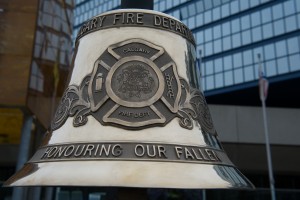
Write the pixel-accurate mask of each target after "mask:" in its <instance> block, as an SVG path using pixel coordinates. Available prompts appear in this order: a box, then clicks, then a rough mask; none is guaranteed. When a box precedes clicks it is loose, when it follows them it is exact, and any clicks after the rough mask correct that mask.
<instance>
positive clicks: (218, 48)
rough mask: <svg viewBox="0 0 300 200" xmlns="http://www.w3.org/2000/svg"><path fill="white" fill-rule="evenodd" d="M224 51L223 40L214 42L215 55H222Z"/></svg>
mask: <svg viewBox="0 0 300 200" xmlns="http://www.w3.org/2000/svg"><path fill="white" fill-rule="evenodd" d="M221 51H222V40H221V39H218V40H214V53H220V52H221Z"/></svg>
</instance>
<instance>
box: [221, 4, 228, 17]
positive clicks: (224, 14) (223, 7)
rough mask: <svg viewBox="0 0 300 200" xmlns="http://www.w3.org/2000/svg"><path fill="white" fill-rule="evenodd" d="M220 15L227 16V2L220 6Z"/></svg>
mask: <svg viewBox="0 0 300 200" xmlns="http://www.w3.org/2000/svg"><path fill="white" fill-rule="evenodd" d="M221 12H222V17H227V16H228V15H229V4H224V5H222V7H221Z"/></svg>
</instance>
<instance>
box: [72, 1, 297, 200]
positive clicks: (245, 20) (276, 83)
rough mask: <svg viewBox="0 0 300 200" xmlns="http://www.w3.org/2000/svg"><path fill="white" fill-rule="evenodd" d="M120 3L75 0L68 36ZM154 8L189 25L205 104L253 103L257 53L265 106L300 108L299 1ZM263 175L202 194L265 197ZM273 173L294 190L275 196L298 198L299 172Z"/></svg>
mask: <svg viewBox="0 0 300 200" xmlns="http://www.w3.org/2000/svg"><path fill="white" fill-rule="evenodd" d="M120 4H121V1H120V0H76V8H75V11H74V16H75V18H74V23H75V24H74V32H73V36H72V37H73V40H75V38H76V35H77V32H78V30H79V29H80V27H81V25H82V24H83V23H84V22H85V21H86V20H88V19H89V18H91V17H93V16H95V15H97V14H101V13H103V12H105V11H108V10H113V9H118V8H120ZM154 10H157V11H160V12H164V13H167V14H169V15H172V16H174V17H175V18H177V19H179V20H181V21H182V22H183V23H184V24H186V25H187V26H188V27H189V28H190V29H191V30H192V32H193V34H194V36H195V39H196V45H197V58H198V60H197V65H196V66H197V72H198V74H197V75H198V77H200V76H202V79H201V82H200V85H199V88H202V90H203V91H204V93H205V95H206V97H207V100H208V103H219V104H222V103H224V102H225V101H228V102H231V104H235V102H236V101H235V99H238V100H242V101H243V102H244V103H243V105H255V106H259V105H260V101H259V98H258V89H257V85H258V67H259V63H258V54H260V57H261V65H262V67H263V70H264V72H265V75H266V77H267V78H268V80H269V81H270V97H271V95H273V94H274V95H276V97H275V98H268V103H269V104H268V105H272V106H280V107H293V108H299V107H300V103H299V102H300V99H299V98H298V97H296V95H294V94H295V93H296V92H297V91H299V89H298V88H297V84H300V1H299V0H154ZM286 88H288V89H286ZM292 90H293V92H291V91H292ZM228 94H229V95H228ZM241 94H242V95H241ZM253 94H255V95H256V96H254V95H253ZM226 95H227V96H226ZM239 95H240V96H239ZM228 96H229V97H228ZM214 97H216V98H214ZM223 97H226V98H223ZM227 97H228V98H227ZM237 97H239V98H237ZM210 100H211V101H210ZM251 102H254V103H251ZM259 148H263V147H259ZM288 148H290V147H286V149H288ZM253 162H255V161H254V160H253ZM283 162H284V161H283ZM251 173H252V174H251ZM297 173H298V174H299V173H300V171H298V172H297ZM246 174H247V170H246ZM266 174H267V172H266V171H264V172H260V171H259V170H258V171H257V173H256V172H250V174H249V173H248V174H247V175H248V176H249V178H250V179H251V180H252V181H254V184H255V185H256V186H257V187H258V188H260V189H258V190H256V191H255V192H253V193H251V192H249V193H247V194H246V193H240V192H233V191H230V192H224V191H223V192H224V193H222V192H221V193H214V194H212V193H211V194H209V195H208V197H211V198H212V197H214V199H254V198H255V199H268V198H269V196H268V195H266V194H268V193H267V191H266V190H264V189H262V188H268V187H269V184H268V176H267V175H266ZM275 178H276V180H277V182H276V184H277V185H276V186H278V187H279V188H280V187H281V188H293V189H294V190H293V191H294V193H290V191H289V190H285V191H283V195H282V196H281V197H282V198H281V199H288V198H290V199H292V198H294V199H298V198H299V196H300V192H299V190H295V189H299V176H295V173H294V172H289V171H288V169H285V171H284V172H283V173H282V175H277V176H276V177H275ZM284 192H286V193H284ZM225 193H226V198H222V195H220V194H225ZM214 195H215V196H214ZM218 195H219V196H218ZM279 197H280V196H279ZM279 199H280V198H279Z"/></svg>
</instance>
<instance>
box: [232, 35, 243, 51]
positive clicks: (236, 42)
mask: <svg viewBox="0 0 300 200" xmlns="http://www.w3.org/2000/svg"><path fill="white" fill-rule="evenodd" d="M239 46H241V35H240V33H236V34H234V35H232V47H233V48H235V47H239Z"/></svg>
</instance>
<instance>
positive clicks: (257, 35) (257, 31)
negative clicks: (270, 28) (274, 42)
mask: <svg viewBox="0 0 300 200" xmlns="http://www.w3.org/2000/svg"><path fill="white" fill-rule="evenodd" d="M261 39H262V34H261V27H260V26H258V27H256V28H254V29H252V40H253V42H256V41H259V40H261Z"/></svg>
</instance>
